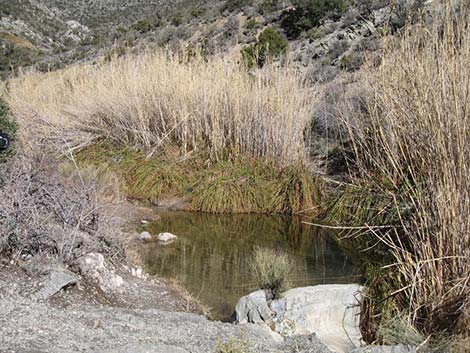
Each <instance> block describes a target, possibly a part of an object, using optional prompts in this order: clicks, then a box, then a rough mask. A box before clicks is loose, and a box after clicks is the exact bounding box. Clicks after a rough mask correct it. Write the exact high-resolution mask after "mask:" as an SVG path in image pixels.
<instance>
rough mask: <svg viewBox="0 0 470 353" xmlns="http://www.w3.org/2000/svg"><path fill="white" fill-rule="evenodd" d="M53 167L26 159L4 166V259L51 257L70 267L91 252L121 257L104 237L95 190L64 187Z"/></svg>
mask: <svg viewBox="0 0 470 353" xmlns="http://www.w3.org/2000/svg"><path fill="white" fill-rule="evenodd" d="M52 165H53V164H52V163H50V162H49V163H48V162H47V161H46V160H44V159H39V158H38V159H32V158H26V157H22V156H18V157H15V158H14V160H13V161H11V162H9V163H7V164H4V165H2V169H3V170H4V171H3V173H2V175H1V176H0V254H2V255H4V256H7V257H14V258H17V257H20V256H21V257H22V256H29V255H37V254H39V255H47V256H53V257H57V258H59V259H60V260H61V261H64V262H66V263H67V262H71V261H73V260H74V259H76V258H77V257H79V256H81V255H84V254H85V253H88V252H91V251H98V252H103V253H108V254H109V253H110V252H114V253H117V252H119V250H118V248H114V249H112V248H113V246H112V244H111V242H109V240H108V239H107V237H106V236H105V234H106V231H105V230H106V229H105V228H106V221H105V219H103V217H102V214H101V213H100V206H99V205H98V204H97V201H96V196H95V193H94V188H93V185H92V184H88V185H86V184H85V183H82V182H81V181H80V178H69V179H68V180H65V181H63V182H61V179H60V178H58V176H57V175H56V174H57V172H56V171H54V169H53V167H51V166H52Z"/></svg>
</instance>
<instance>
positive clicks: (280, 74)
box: [6, 51, 315, 163]
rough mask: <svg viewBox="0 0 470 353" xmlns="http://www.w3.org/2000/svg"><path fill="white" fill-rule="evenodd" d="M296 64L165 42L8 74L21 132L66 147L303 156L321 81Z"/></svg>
mask: <svg viewBox="0 0 470 353" xmlns="http://www.w3.org/2000/svg"><path fill="white" fill-rule="evenodd" d="M301 82H302V80H301V79H300V74H299V73H298V72H297V71H296V70H295V69H293V68H289V67H286V68H279V67H274V66H269V65H266V66H265V67H264V68H263V69H260V70H256V71H254V72H248V71H247V70H246V69H245V68H243V67H240V66H239V65H237V64H235V63H233V62H232V61H230V60H228V59H223V58H219V57H216V58H212V59H208V60H204V59H203V58H200V57H197V56H196V57H194V56H192V57H191V58H190V59H189V58H185V57H184V55H183V56H181V55H178V56H177V55H173V54H171V53H169V52H165V51H154V52H150V51H148V52H145V53H142V54H139V55H132V54H129V55H127V56H124V57H121V58H115V59H113V60H111V61H110V62H107V63H100V64H95V65H91V64H80V65H76V66H72V67H69V68H67V69H64V70H60V71H55V72H50V73H46V74H42V73H35V72H29V73H27V74H25V75H23V76H21V77H19V78H16V79H13V80H11V81H10V82H9V85H8V86H9V89H8V94H7V97H6V99H7V101H8V104H9V106H10V107H11V110H12V112H13V114H14V115H15V117H16V118H17V119H18V121H19V123H20V125H21V126H22V127H23V129H22V133H23V141H28V142H30V143H31V144H32V145H33V146H34V145H37V144H40V143H44V142H47V143H48V144H53V145H54V146H56V147H58V148H59V149H60V150H69V149H72V150H75V149H81V148H83V147H84V146H87V145H90V144H92V143H94V142H95V141H96V140H98V139H107V140H112V141H114V142H115V143H118V144H121V145H129V146H135V147H139V148H142V149H146V150H148V151H149V153H158V151H159V149H160V148H161V147H162V146H165V145H177V146H179V149H180V152H181V154H186V153H188V152H190V151H195V150H196V151H200V150H208V151H209V152H210V155H211V158H212V159H215V160H217V159H219V158H220V157H221V155H222V154H223V152H224V151H226V150H232V151H236V152H238V153H240V154H243V155H249V156H252V157H258V158H267V157H275V158H276V159H277V160H279V161H280V162H282V163H285V162H290V161H297V160H303V158H304V150H305V142H304V133H305V131H306V129H307V127H308V125H309V123H310V115H309V110H310V108H309V107H310V104H311V102H312V100H313V99H315V91H314V90H313V89H311V88H309V89H307V88H305V87H304V86H302V84H301Z"/></svg>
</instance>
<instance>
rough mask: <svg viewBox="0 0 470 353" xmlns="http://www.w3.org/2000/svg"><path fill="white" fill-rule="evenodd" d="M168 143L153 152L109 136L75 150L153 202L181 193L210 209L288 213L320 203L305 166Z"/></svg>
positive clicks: (130, 192)
mask: <svg viewBox="0 0 470 353" xmlns="http://www.w3.org/2000/svg"><path fill="white" fill-rule="evenodd" d="M175 150H176V149H172V148H166V149H165V150H163V151H160V153H158V154H154V155H153V156H152V157H146V155H145V154H144V153H143V152H142V151H138V150H135V149H131V148H122V147H119V146H116V145H115V144H113V143H110V142H107V141H101V142H99V143H97V144H95V145H93V146H89V147H87V148H85V149H84V150H82V151H80V152H79V153H78V154H77V157H76V159H77V162H78V164H79V166H81V167H82V168H85V167H86V166H87V165H90V164H91V165H94V166H96V167H99V168H103V167H104V168H105V169H107V170H108V171H109V172H112V173H114V174H116V175H119V176H120V178H121V179H122V180H123V185H124V190H121V191H122V192H123V193H126V194H127V196H128V197H130V198H132V199H136V200H140V201H144V202H149V203H152V204H157V203H158V202H159V200H161V199H163V198H165V197H173V196H176V197H184V198H187V199H188V200H189V209H190V210H193V211H200V212H209V213H264V214H273V213H278V214H286V213H288V214H292V213H299V212H304V211H314V210H315V209H316V207H317V206H318V205H319V203H320V187H319V185H320V184H319V181H318V180H317V179H315V178H314V177H313V176H312V175H311V173H310V172H309V171H308V169H307V168H305V166H303V165H301V164H299V165H292V166H287V167H280V166H279V165H277V164H276V163H274V162H270V161H265V160H261V159H256V158H248V157H242V156H240V155H238V154H230V153H227V154H226V155H225V156H222V158H220V159H219V160H218V161H214V162H211V160H210V158H208V154H207V153H199V154H195V155H192V154H189V155H188V156H186V158H182V157H181V156H180V154H179V153H178V152H175Z"/></svg>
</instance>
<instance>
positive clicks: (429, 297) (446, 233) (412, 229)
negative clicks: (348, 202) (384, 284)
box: [347, 6, 470, 339]
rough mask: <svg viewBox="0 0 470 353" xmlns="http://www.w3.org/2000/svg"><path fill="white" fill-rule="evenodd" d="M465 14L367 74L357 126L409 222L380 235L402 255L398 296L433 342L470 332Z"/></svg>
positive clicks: (379, 179) (409, 36) (360, 148)
mask: <svg viewBox="0 0 470 353" xmlns="http://www.w3.org/2000/svg"><path fill="white" fill-rule="evenodd" d="M459 10H460V14H459V15H457V12H456V11H454V10H452V9H451V7H450V6H449V7H448V8H446V9H445V11H443V12H441V14H440V16H441V18H442V20H441V19H439V20H437V18H438V16H436V21H435V24H434V25H433V27H432V28H429V26H426V25H425V24H417V25H413V26H410V27H408V28H407V29H406V31H405V32H404V33H403V34H402V36H401V37H400V39H399V40H396V41H393V42H389V43H388V50H387V51H386V52H385V53H384V55H383V62H382V64H381V66H380V68H379V69H378V70H377V69H375V68H371V69H370V70H369V71H368V72H365V74H367V75H368V76H369V77H371V78H373V79H372V80H371V82H372V86H371V90H370V95H369V96H368V97H366V102H367V104H366V112H364V114H361V115H359V116H358V117H357V119H356V120H353V121H351V120H349V121H348V124H347V127H348V130H349V133H350V136H351V140H352V141H353V145H354V148H355V152H356V159H357V164H358V166H359V167H360V169H361V172H362V173H361V176H362V178H365V179H366V180H369V181H370V182H371V184H374V185H378V186H379V187H381V188H382V192H384V193H386V194H387V195H389V196H390V199H392V200H394V204H395V208H396V211H397V213H398V218H399V219H400V221H401V222H400V223H401V224H400V226H399V227H395V228H391V229H390V230H389V231H386V232H383V231H382V232H380V233H379V231H378V230H374V229H371V232H372V233H373V234H374V235H376V236H377V237H378V238H377V239H378V242H379V243H384V244H385V245H386V246H387V248H388V250H389V252H390V253H391V254H392V256H393V264H391V265H390V267H389V268H388V269H387V270H388V271H391V273H393V276H392V277H393V278H394V279H395V280H394V283H389V285H391V290H390V292H389V293H387V294H388V295H390V297H389V300H390V299H391V300H392V302H393V307H394V308H395V310H396V311H399V312H405V313H406V314H407V316H406V320H407V321H408V323H410V324H412V325H414V326H415V327H417V328H418V329H419V330H420V331H421V332H422V333H424V334H425V336H424V337H425V338H426V339H428V338H430V337H431V335H433V334H435V333H436V332H439V331H442V330H447V331H448V332H452V330H454V332H455V331H457V330H458V328H459V323H460V326H461V327H460V332H463V333H464V334H467V335H468V334H469V327H468V326H467V327H465V324H464V323H465V322H468V317H467V318H466V317H465V316H468V311H467V313H465V310H466V309H465V307H467V308H468V301H469V299H470V218H469V216H468V215H469V214H470V158H469V156H470V143H469V141H470V71H469V67H470V29H469V26H468V23H469V22H468V15H467V13H466V12H465V10H466V9H465V8H463V7H461V8H459ZM467 310H468V309H467ZM395 314H396V313H395ZM392 315H393V314H392ZM428 335H429V337H428Z"/></svg>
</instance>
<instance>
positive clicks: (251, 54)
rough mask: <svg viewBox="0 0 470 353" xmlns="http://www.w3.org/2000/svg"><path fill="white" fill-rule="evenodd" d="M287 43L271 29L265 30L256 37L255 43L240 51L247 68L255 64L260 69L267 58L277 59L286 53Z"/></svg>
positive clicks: (276, 31)
mask: <svg viewBox="0 0 470 353" xmlns="http://www.w3.org/2000/svg"><path fill="white" fill-rule="evenodd" d="M287 47H288V43H287V41H286V40H285V39H284V38H283V37H282V36H281V34H280V33H279V31H278V30H277V29H275V28H273V27H270V28H267V29H265V30H264V31H263V32H261V34H260V35H259V36H258V40H257V43H256V44H254V45H251V46H248V47H245V48H243V49H242V50H241V54H242V58H243V61H244V63H245V65H246V66H247V67H253V66H254V65H255V64H257V65H258V66H260V67H262V66H263V65H264V64H265V62H266V60H267V59H268V58H278V57H280V56H281V55H283V54H285V53H286V51H287Z"/></svg>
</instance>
